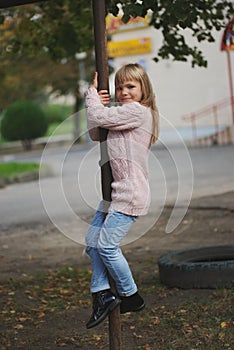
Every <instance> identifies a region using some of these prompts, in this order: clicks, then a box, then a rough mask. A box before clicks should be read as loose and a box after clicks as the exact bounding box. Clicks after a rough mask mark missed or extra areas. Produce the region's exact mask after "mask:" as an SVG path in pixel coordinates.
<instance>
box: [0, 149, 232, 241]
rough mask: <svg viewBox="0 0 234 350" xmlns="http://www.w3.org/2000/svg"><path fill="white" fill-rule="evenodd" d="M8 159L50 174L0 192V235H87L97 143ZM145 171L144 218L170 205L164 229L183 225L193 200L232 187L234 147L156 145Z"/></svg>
mask: <svg viewBox="0 0 234 350" xmlns="http://www.w3.org/2000/svg"><path fill="white" fill-rule="evenodd" d="M8 159H9V160H11V159H17V160H18V161H38V162H42V164H49V165H50V166H51V168H52V169H53V176H49V177H42V178H41V179H40V181H33V182H28V183H21V184H14V185H11V186H8V187H6V188H4V189H1V190H0V231H1V232H7V231H10V230H9V229H10V228H13V227H15V226H17V227H20V226H22V227H25V226H32V227H33V226H35V227H36V225H41V224H47V223H51V222H53V224H54V225H55V226H57V227H58V228H59V229H60V230H61V231H63V232H65V234H66V232H68V231H69V235H70V236H71V238H73V237H72V236H73V234H75V233H74V232H75V231H77V228H79V229H80V231H82V232H84V231H85V228H86V227H87V223H86V220H85V219H84V218H86V217H87V215H90V214H92V213H93V211H94V210H95V208H96V206H97V204H98V202H99V199H100V198H101V190H100V169H99V166H98V161H99V146H98V145H95V144H94V146H93V147H90V146H87V147H84V146H82V147H81V146H74V147H73V148H68V147H64V148H60V149H53V148H48V149H46V150H45V151H44V152H43V154H41V153H40V152H32V153H28V154H25V153H24V154H20V155H17V156H11V157H8ZM149 167H150V186H151V191H152V202H151V208H150V212H149V215H148V216H147V220H148V219H149V218H153V219H152V220H153V221H155V218H156V217H159V216H160V213H161V211H162V209H163V207H164V205H166V204H167V205H168V204H170V205H172V207H173V206H174V209H173V210H174V211H173V212H172V218H173V220H172V221H171V222H170V223H169V226H168V231H170V230H172V229H173V228H174V227H175V226H176V225H178V223H179V222H180V221H181V219H182V218H183V216H184V214H185V213H186V210H187V208H188V205H189V203H190V200H191V198H196V197H202V196H207V195H211V194H219V193H223V192H227V191H230V190H233V189H234V146H219V147H217V146H216V147H209V148H193V149H191V148H190V149H189V150H188V149H187V148H186V147H183V146H181V145H180V147H177V146H175V145H172V146H168V147H167V148H165V147H157V146H154V147H153V148H152V151H151V155H150V166H149ZM217 206H218V203H217ZM145 220H146V219H145ZM153 221H152V222H150V223H149V222H148V224H147V225H148V226H147V227H149V226H151V224H153ZM83 224H84V227H83V226H82V225H83ZM79 239H82V237H80V238H79Z"/></svg>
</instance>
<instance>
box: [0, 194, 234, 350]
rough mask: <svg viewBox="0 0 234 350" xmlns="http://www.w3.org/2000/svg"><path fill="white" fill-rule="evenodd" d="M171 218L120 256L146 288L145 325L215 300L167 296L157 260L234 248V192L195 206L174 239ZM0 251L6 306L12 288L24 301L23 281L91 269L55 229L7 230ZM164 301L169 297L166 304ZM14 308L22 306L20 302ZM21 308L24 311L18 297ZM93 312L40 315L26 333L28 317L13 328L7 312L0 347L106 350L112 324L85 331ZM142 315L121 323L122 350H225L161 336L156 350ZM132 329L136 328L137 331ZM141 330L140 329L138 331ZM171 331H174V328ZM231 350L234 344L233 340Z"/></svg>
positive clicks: (84, 308) (198, 294) (164, 217)
mask: <svg viewBox="0 0 234 350" xmlns="http://www.w3.org/2000/svg"><path fill="white" fill-rule="evenodd" d="M171 210H172V208H171V207H170V206H167V207H166V208H164V210H163V212H162V214H161V216H160V218H159V220H158V222H157V223H156V225H155V226H154V227H152V228H151V229H150V230H149V231H148V232H147V233H146V234H145V235H144V236H143V237H141V238H140V239H138V240H137V241H136V242H134V243H131V244H129V245H126V246H124V248H123V250H124V253H125V255H126V257H127V259H128V261H129V263H130V265H131V268H132V270H133V273H134V275H135V276H136V280H137V282H138V283H139V287H140V288H141V283H142V289H143V290H145V298H146V303H147V308H146V311H144V315H145V316H144V317H147V314H148V315H149V312H151V316H152V312H154V311H153V310H156V309H157V310H159V308H160V307H163V305H165V303H166V304H167V305H169V307H170V308H171V309H170V310H172V309H173V308H174V307H175V305H176V304H178V303H180V302H181V303H182V304H181V305H183V302H185V301H186V302H187V301H189V302H190V303H191V302H194V301H197V300H200V299H203V298H206V297H207V296H210V295H211V294H212V293H213V291H211V290H166V289H162V288H161V286H160V284H159V281H158V274H157V273H158V267H157V260H158V258H159V256H160V255H162V254H164V253H165V252H168V251H171V250H177V249H182V248H185V249H187V248H191V247H203V246H210V245H225V244H228V245H230V244H232V245H234V192H228V193H225V194H222V195H217V196H209V197H205V198H199V199H194V200H193V201H192V202H191V205H190V208H189V210H188V212H187V214H186V216H185V217H184V219H183V221H182V222H181V224H180V225H179V226H178V227H177V228H176V230H175V231H174V232H172V233H170V234H166V233H165V227H166V224H167V221H168V218H169V215H170V213H171ZM0 247H1V253H0V263H1V271H0V283H1V286H2V295H3V298H6V295H8V299H4V300H8V303H9V300H11V301H12V298H11V297H9V296H10V295H11V294H10V293H13V294H15V293H16V292H15V290H16V287H14V288H15V289H14V291H13V292H12V289H11V290H7V288H8V287H7V286H9V281H10V283H15V285H14V286H18V287H17V288H19V289H20V288H21V289H20V290H21V292H22V293H23V291H24V294H25V289H24V286H23V282H22V281H26V280H27V281H28V280H30V279H31V280H32V278H34V280H35V276H38V274H47V275H48V274H51V275H53V273H54V271H56V270H61V269H63V268H69V267H71V268H73V269H74V268H76V269H79V270H87V271H89V269H90V262H89V259H88V258H87V257H86V256H85V255H83V249H84V247H82V246H80V245H78V244H76V243H74V242H72V241H71V240H69V239H68V238H66V237H64V236H63V235H62V234H61V233H60V232H58V230H57V229H56V228H55V227H54V226H53V225H52V224H51V225H47V226H46V227H45V226H43V225H37V226H36V227H35V226H33V225H32V226H30V225H27V226H26V227H24V226H18V227H16V226H15V227H10V228H7V229H4V230H2V232H1V236H0ZM32 276H34V277H32ZM53 276H54V275H53ZM17 283H18V284H17ZM27 283H28V282H27ZM38 283H39V282H38ZM154 283H155V284H156V285H157V288H158V289H157V293H159V294H160V293H161V294H160V295H161V296H160V298H159V294H157V295H156V294H155V290H154V289H153V284H154ZM11 286H12V284H11ZM25 288H26V287H25ZM28 288H29V287H28ZM85 288H86V289H87V290H86V293H88V286H87V285H85ZM44 289H45V288H44ZM159 291H160V292H159ZM162 293H164V294H165V295H164V297H163V295H162ZM232 293H233V291H232ZM13 294H12V295H13ZM17 295H18V294H17ZM212 295H213V294H212ZM21 297H22V295H21ZM9 298H10V299H9ZM77 298H78V299H79V300H81V299H82V295H81V296H79V295H78V296H77ZM84 298H85V299H86V300H88V298H89V297H88V296H87V295H86V294H85V297H84ZM15 302H16V303H17V300H16V301H15ZM18 303H19V304H20V303H22V300H21V299H20V296H19V299H18ZM90 306H91V305H90V301H87V303H86V305H85V304H84V305H83V304H82V303H81V307H80V308H76V307H70V308H68V309H67V310H64V312H62V311H60V312H51V313H49V314H48V315H46V317H45V315H44V314H43V315H42V316H41V323H36V324H35V323H33V322H31V323H30V322H28V324H27V326H25V325H24V326H22V327H20V326H19V324H21V323H23V322H24V321H23V318H26V316H25V313H24V317H22V315H21V321H22V322H20V317H18V319H16V321H15V322H16V323H13V322H11V319H10V317H8V318H7V319H6V317H5V314H6V312H5V314H4V312H3V320H6V323H5V322H4V325H2V326H0V327H1V328H2V335H3V337H2V344H1V340H0V349H1V350H4V349H30V350H31V349H32V350H34V349H43V350H44V349H60V348H62V349H81V350H90V349H108V348H109V347H108V324H107V323H108V321H105V322H104V323H103V324H102V325H100V326H99V327H96V328H95V329H93V330H90V331H87V330H86V328H85V323H86V321H87V319H88V317H89V314H90ZM181 307H182V309H180V310H183V306H181ZM147 310H148V311H147ZM155 312H156V311H155ZM171 312H172V311H171ZM229 312H231V310H230V311H229ZM13 314H14V312H13V311H12V315H13ZM140 314H141V313H139V315H136V316H135V315H134V318H131V315H130V316H129V315H127V316H123V324H122V337H123V340H122V342H123V349H125V350H134V349H145V350H152V349H165V350H166V349H169V350H172V349H177V350H184V349H188V350H192V349H194V350H198V349H210V350H215V349H217V350H221V347H219V348H218V347H216V346H215V345H214V346H213V347H211V345H209V344H210V343H209V344H208V345H207V344H205V342H204V344H200V345H196V344H197V343H196V342H195V340H194V347H193V346H191V343H190V342H188V345H186V342H185V343H184V345H178V344H179V340H178V339H177V343H176V340H174V343H173V340H171V341H170V342H169V343H167V341H166V340H165V339H164V340H162V335H160V337H161V343H160V344H161V345H160V346H158V345H157V346H156V345H154V342H155V341H153V338H154V336H155V334H157V330H156V331H153V329H152V328H150V327H149V325H148V326H147V327H148V328H147V327H146V326H144V322H146V321H145V320H144V322H143V318H142V317H143V316H140ZM232 315H233V310H232ZM39 319H40V317H39ZM154 320H155V322H156V323H155V324H157V316H155V315H154ZM233 320H234V319H233ZM135 322H139V323H138V325H137V324H136V323H135ZM142 322H143V323H142ZM140 324H142V326H139V325H140ZM9 327H10V328H11V327H12V329H11V331H10V330H9V329H8V328H9ZM17 327H18V328H17ZM144 327H146V328H144ZM172 327H175V326H174V325H172ZM143 329H144V331H143V334H142V330H143ZM233 334H234V332H233ZM157 335H158V334H157ZM158 336H159V335H158ZM165 337H166V335H165ZM186 339H188V338H186ZM176 344H177V345H176ZM222 344H224V347H223V349H233V348H232V347H231V346H232V345H231V344H230V339H229V340H228V341H226V343H225V341H223V343H222ZM225 344H226V345H225ZM232 344H234V336H233V343H232ZM217 346H220V345H217Z"/></svg>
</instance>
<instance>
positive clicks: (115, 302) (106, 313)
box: [86, 298, 121, 329]
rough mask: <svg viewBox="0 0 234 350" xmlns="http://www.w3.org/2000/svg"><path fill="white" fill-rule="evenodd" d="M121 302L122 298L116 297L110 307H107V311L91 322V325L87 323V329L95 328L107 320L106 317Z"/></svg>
mask: <svg viewBox="0 0 234 350" xmlns="http://www.w3.org/2000/svg"><path fill="white" fill-rule="evenodd" d="M120 303H121V300H120V299H117V298H116V299H115V300H114V301H113V303H111V304H110V305H109V306H108V308H107V309H106V311H105V312H104V313H103V314H102V315H101V316H100V317H99V318H98V319H97V320H96V321H95V322H93V323H91V325H88V326H87V325H86V328H87V329H90V328H93V327H95V326H98V325H99V324H100V323H101V322H102V321H104V320H105V318H106V317H107V316H108V315H109V314H110V313H111V312H112V311H113V310H114V309H115V308H116V307H117V306H118V305H119V304H120Z"/></svg>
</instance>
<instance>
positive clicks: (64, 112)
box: [44, 105, 73, 124]
mask: <svg viewBox="0 0 234 350" xmlns="http://www.w3.org/2000/svg"><path fill="white" fill-rule="evenodd" d="M72 109H73V107H72V106H67V105H46V106H45V108H44V112H45V114H46V118H47V121H48V123H49V124H52V123H61V122H63V121H64V120H65V119H66V118H67V117H69V116H70V115H71V114H72Z"/></svg>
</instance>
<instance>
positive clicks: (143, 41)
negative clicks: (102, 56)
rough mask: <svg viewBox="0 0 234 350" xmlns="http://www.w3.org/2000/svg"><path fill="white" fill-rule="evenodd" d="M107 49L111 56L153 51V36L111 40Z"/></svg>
mask: <svg viewBox="0 0 234 350" xmlns="http://www.w3.org/2000/svg"><path fill="white" fill-rule="evenodd" d="M107 51H108V57H110V58H114V57H120V56H131V55H139V54H144V53H149V52H151V51H152V48H151V38H140V39H133V40H126V41H109V42H108V43H107Z"/></svg>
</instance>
